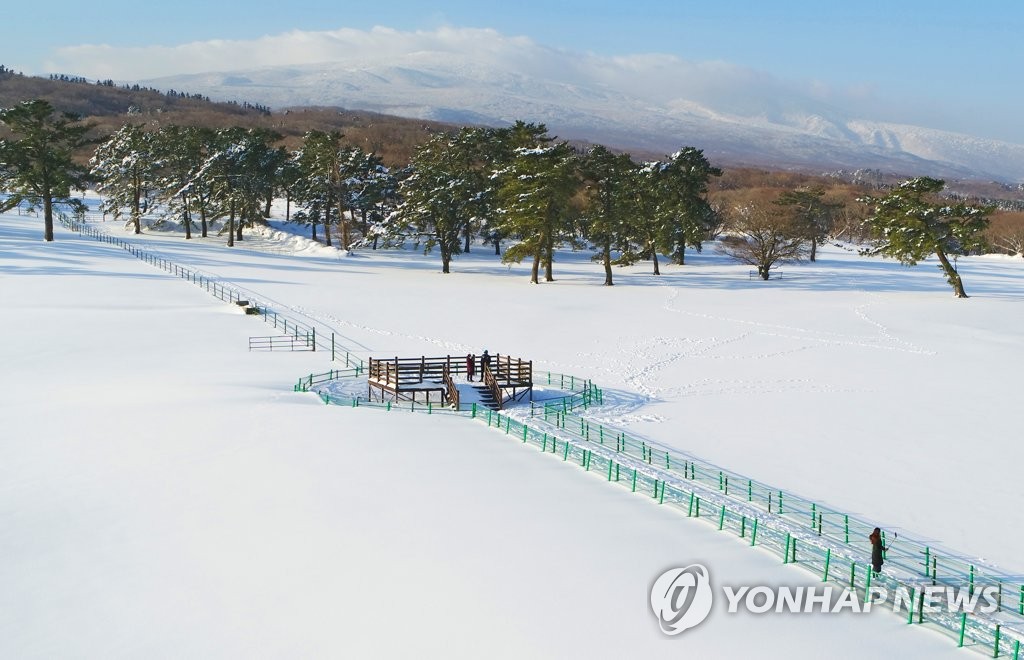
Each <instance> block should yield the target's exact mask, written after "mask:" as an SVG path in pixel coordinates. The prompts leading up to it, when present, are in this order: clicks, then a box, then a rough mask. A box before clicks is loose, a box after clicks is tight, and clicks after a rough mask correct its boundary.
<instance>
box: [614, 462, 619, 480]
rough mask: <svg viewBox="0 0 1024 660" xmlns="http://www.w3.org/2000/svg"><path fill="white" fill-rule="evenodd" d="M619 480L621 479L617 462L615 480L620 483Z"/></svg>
mask: <svg viewBox="0 0 1024 660" xmlns="http://www.w3.org/2000/svg"><path fill="white" fill-rule="evenodd" d="M618 481H619V464H618V463H616V464H615V482H616V483H618Z"/></svg>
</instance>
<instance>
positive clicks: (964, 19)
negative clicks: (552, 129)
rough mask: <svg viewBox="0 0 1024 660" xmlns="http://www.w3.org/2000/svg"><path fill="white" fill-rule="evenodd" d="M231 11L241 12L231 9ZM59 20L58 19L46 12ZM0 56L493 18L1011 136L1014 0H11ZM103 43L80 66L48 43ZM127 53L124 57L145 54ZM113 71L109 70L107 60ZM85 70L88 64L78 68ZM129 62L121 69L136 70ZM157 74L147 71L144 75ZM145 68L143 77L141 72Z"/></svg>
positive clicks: (487, 24) (571, 40) (531, 32)
mask: <svg viewBox="0 0 1024 660" xmlns="http://www.w3.org/2000/svg"><path fill="white" fill-rule="evenodd" d="M242 7H244V8H242ZM54 17H58V18H54ZM5 19H6V21H5V22H7V23H8V24H12V23H13V24H17V25H19V26H22V27H21V28H19V29H15V30H5V32H4V39H3V54H2V55H0V63H3V64H6V65H8V66H13V67H14V68H16V69H19V70H23V71H25V72H26V73H37V74H43V73H48V72H49V71H51V70H54V69H53V67H55V66H60V67H61V70H68V71H67V72H69V73H75V74H79V75H84V76H87V77H101V76H102V77H115V78H121V77H120V76H116V75H108V74H110V72H115V73H116V72H117V71H118V69H117V68H116V63H117V61H118V60H119V59H120V60H121V61H124V60H126V59H129V58H128V57H127V56H125V55H124V54H123V53H120V52H119V51H118V50H117V49H119V48H124V47H135V48H143V49H144V48H145V47H147V46H150V45H157V46H177V45H180V44H185V43H190V42H203V41H213V40H225V39H228V40H251V39H256V38H258V37H261V36H266V35H276V34H281V33H284V32H289V31H302V32H314V31H324V30H337V29H339V28H352V29H356V30H369V29H371V28H373V27H374V26H384V27H389V28H394V29H396V30H399V31H417V30H423V31H430V30H435V29H438V28H440V27H445V26H450V27H457V28H470V27H472V28H493V29H494V30H496V31H498V32H500V33H501V34H502V35H505V36H525V37H529V38H530V39H531V40H533V41H534V42H536V43H537V44H540V45H543V46H547V47H550V48H556V49H562V50H568V51H578V52H584V53H596V54H599V55H636V54H640V53H663V54H670V55H675V56H677V57H679V58H682V59H683V60H686V61H690V62H704V61H721V62H727V63H729V64H732V65H736V66H738V67H743V68H747V69H752V70H755V71H757V72H763V73H765V74H770V75H771V76H773V77H775V78H778V79H782V80H785V81H793V82H795V83H798V84H800V85H804V86H820V87H824V88H827V89H830V90H834V91H836V92H838V93H841V95H844V96H845V97H847V98H856V97H859V98H862V99H863V101H864V103H863V108H858V109H857V110H859V111H861V112H862V113H872V114H873V115H874V116H872V117H866V118H871V119H880V120H889V121H903V122H907V123H917V124H921V125H925V126H931V127H935V128H945V129H949V130H956V131H961V132H965V133H970V134H973V135H979V136H983V137H992V138H999V139H1005V140H1009V141H1013V142H1018V143H1024V125H1022V122H1020V121H1019V119H1018V117H1019V115H1020V112H1019V110H1018V108H1019V107H1021V105H1022V102H1024V90H1022V89H1021V85H1020V82H1021V78H1022V74H1021V70H1022V68H1024V40H1022V36H1024V3H1022V2H1020V0H987V1H986V0H983V1H981V2H973V3H966V2H946V1H944V0H932V1H931V2H920V1H917V0H901V1H893V0H890V1H889V2H878V1H875V0H861V1H859V2H856V3H851V2H821V1H820V0H819V1H818V2H810V1H806V0H795V1H787V2H784V3H782V2H752V1H751V2H741V1H738V0H732V1H729V0H719V1H717V2H708V1H707V0H705V1H703V2H690V1H685V0H684V1H679V0H675V1H671V2H670V1H668V0H662V1H660V2H651V1H647V0H634V1H632V2H616V3H607V2H597V1H593V0H591V1H589V2H583V1H580V0H562V1H560V2H551V0H546V1H545V2H538V1H535V0H518V1H517V2H508V1H507V0H506V1H503V2H486V1H476V2H432V3H426V2H409V1H405V0H389V1H388V2H384V3H369V2H365V0H364V1H363V2H323V1H320V0H313V1H309V0H298V1H297V2H288V3H284V2H280V0H276V1H274V2H268V1H267V0H248V1H247V2H246V3H244V5H239V4H235V3H230V4H224V5H220V4H218V5H214V6H209V5H207V3H206V2H203V1H201V0H180V1H178V2H174V3H139V2H137V1H132V2H126V1H124V0H117V1H115V2H104V3H102V5H101V6H100V7H97V8H96V9H93V8H90V6H89V5H82V4H80V3H75V4H71V3H68V2H64V1H63V0H60V1H57V2H47V3H43V2H36V3H18V4H17V5H15V6H13V7H11V8H8V9H7V11H5ZM84 44H89V45H107V46H111V47H112V50H111V52H110V55H109V58H108V59H109V62H108V65H109V66H108V68H105V69H104V70H103V71H102V72H101V71H90V70H88V69H89V68H90V66H89V65H83V66H84V67H85V68H84V69H78V68H76V66H75V65H76V64H79V62H77V61H76V60H74V58H70V59H69V56H68V54H67V52H65V53H64V55H63V56H60V57H59V56H58V54H59V53H60V49H61V48H66V47H69V46H77V45H84ZM140 53H142V51H133V54H132V56H131V58H130V59H132V60H134V61H135V63H136V64H138V63H139V62H143V61H145V57H143V56H140ZM109 67H115V68H109ZM91 68H98V67H91ZM140 71H141V70H140V69H138V68H137V69H135V70H132V71H130V72H128V73H131V74H136V75H139V74H140ZM155 75H156V74H155ZM142 77H145V76H142Z"/></svg>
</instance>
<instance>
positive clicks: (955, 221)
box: [860, 177, 994, 298]
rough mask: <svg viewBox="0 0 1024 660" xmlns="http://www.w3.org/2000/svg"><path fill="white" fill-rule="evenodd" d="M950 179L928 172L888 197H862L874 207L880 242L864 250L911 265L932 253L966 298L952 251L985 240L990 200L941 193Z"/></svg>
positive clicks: (869, 221) (968, 248)
mask: <svg viewBox="0 0 1024 660" xmlns="http://www.w3.org/2000/svg"><path fill="white" fill-rule="evenodd" d="M945 186H946V182H945V181H942V180H940V179H932V178H930V177H919V178H916V179H910V180H909V181H904V182H903V183H902V184H900V186H899V188H897V189H895V190H893V191H892V192H890V193H889V194H888V195H886V196H885V197H881V198H875V197H864V198H861V200H860V201H863V202H867V203H869V204H872V205H873V207H874V212H873V213H872V215H871V216H870V217H868V218H867V220H865V225H867V227H868V228H870V230H871V232H872V234H874V236H875V239H876V240H877V244H876V245H875V246H874V247H873V248H871V249H869V250H865V251H864V252H863V254H869V255H875V254H883V255H886V256H890V257H894V258H896V259H899V260H900V263H903V264H905V265H907V266H913V265H914V264H916V263H917V262H918V261H921V260H923V259H925V258H927V257H928V255H930V254H934V255H935V256H936V257H937V258H938V260H939V268H941V269H942V272H943V273H944V274H945V275H946V281H947V282H949V285H950V286H951V287H953V295H954V296H956V297H957V298H966V297H967V293H966V292H965V291H964V285H963V281H962V280H961V279H960V273H958V272H957V270H956V267H955V266H953V264H951V263H950V262H949V255H951V254H952V255H957V254H967V253H969V252H971V251H972V250H977V249H980V248H981V247H982V246H983V245H984V241H985V237H984V232H985V229H986V228H987V227H988V216H989V214H990V213H992V211H993V210H994V208H993V207H991V206H971V205H968V204H963V203H955V204H950V203H947V202H946V201H945V200H943V199H941V198H940V197H939V193H940V192H941V191H942V189H943V188H945Z"/></svg>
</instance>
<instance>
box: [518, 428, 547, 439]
mask: <svg viewBox="0 0 1024 660" xmlns="http://www.w3.org/2000/svg"><path fill="white" fill-rule="evenodd" d="M528 430H529V429H528V427H527V426H526V424H523V442H526V433H527V431H528ZM545 435H547V434H545Z"/></svg>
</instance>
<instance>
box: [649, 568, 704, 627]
mask: <svg viewBox="0 0 1024 660" xmlns="http://www.w3.org/2000/svg"><path fill="white" fill-rule="evenodd" d="M711 602H712V595H711V578H710V577H709V576H708V569H707V568H705V567H704V566H702V565H700V564H690V565H689V566H687V567H686V568H672V569H669V570H667V571H665V572H664V573H662V574H661V575H660V576H658V579H657V580H655V581H654V585H653V586H652V587H651V609H652V610H653V611H654V616H656V617H657V618H658V626H660V627H661V632H663V633H665V634H666V635H678V634H679V633H681V632H683V631H684V630H689V629H690V628H693V627H694V626H697V625H698V624H700V623H701V622H702V621H704V619H706V618H707V617H708V614H710V612H711Z"/></svg>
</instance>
